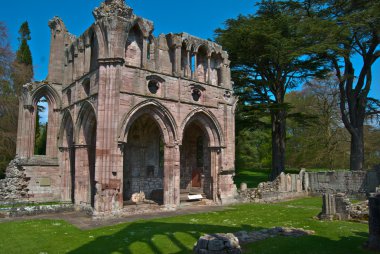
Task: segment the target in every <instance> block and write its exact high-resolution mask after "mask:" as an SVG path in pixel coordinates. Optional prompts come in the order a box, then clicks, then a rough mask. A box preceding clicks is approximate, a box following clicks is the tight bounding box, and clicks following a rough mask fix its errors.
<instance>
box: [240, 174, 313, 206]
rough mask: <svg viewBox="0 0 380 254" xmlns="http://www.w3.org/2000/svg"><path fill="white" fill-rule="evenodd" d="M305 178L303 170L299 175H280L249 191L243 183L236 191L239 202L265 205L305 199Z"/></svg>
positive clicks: (306, 194) (306, 193)
mask: <svg viewBox="0 0 380 254" xmlns="http://www.w3.org/2000/svg"><path fill="white" fill-rule="evenodd" d="M305 176H306V172H305V171H304V170H301V171H300V173H299V174H284V173H281V174H280V175H279V176H278V177H277V178H276V179H275V180H274V181H273V182H263V183H260V184H259V185H258V187H257V188H250V189H249V188H247V187H246V184H244V183H243V184H242V185H241V187H240V190H239V191H238V193H239V199H240V202H243V203H249V202H254V203H265V202H276V201H281V200H288V199H295V198H301V197H306V196H308V195H309V194H308V192H307V185H306V184H305V180H306V178H305Z"/></svg>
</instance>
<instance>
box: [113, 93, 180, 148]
mask: <svg viewBox="0 0 380 254" xmlns="http://www.w3.org/2000/svg"><path fill="white" fill-rule="evenodd" d="M144 114H148V115H150V116H151V117H153V119H154V120H155V122H156V123H157V124H158V126H159V129H160V132H161V135H162V137H163V140H164V142H165V144H167V145H169V144H174V143H175V142H176V141H177V140H178V135H177V125H176V123H175V120H174V118H173V116H172V115H171V113H170V111H169V110H168V109H166V108H165V107H164V106H163V105H162V104H160V103H159V102H157V101H155V100H147V101H144V102H142V103H139V104H138V105H136V106H135V107H134V108H133V109H132V110H131V111H130V112H129V113H127V114H126V115H125V117H124V120H123V122H122V124H121V128H120V129H119V141H121V142H127V139H128V132H129V130H130V128H131V126H132V124H133V123H134V122H135V120H136V119H138V118H139V117H140V116H142V115H144Z"/></svg>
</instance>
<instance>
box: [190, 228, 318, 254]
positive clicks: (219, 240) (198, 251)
mask: <svg viewBox="0 0 380 254" xmlns="http://www.w3.org/2000/svg"><path fill="white" fill-rule="evenodd" d="M314 233H315V232H314V231H313V230H305V229H302V228H288V227H274V228H270V229H263V230H259V231H252V232H247V231H239V232H236V233H234V234H231V233H229V234H212V235H204V236H201V237H200V238H199V240H198V242H197V243H196V244H195V245H194V248H193V253H195V254H224V253H233V254H240V253H242V250H241V247H240V243H251V242H257V241H262V240H265V239H267V238H271V237H275V236H285V237H301V236H305V235H313V234H314Z"/></svg>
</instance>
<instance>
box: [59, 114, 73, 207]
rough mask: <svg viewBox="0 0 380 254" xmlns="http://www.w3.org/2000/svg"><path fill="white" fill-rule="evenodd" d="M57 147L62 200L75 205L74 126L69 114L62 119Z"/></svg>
mask: <svg viewBox="0 0 380 254" xmlns="http://www.w3.org/2000/svg"><path fill="white" fill-rule="evenodd" d="M59 139H60V140H61V141H60V142H61V143H60V145H59V150H60V152H61V153H60V158H61V167H62V173H63V175H62V200H64V201H70V202H72V203H73V204H75V149H74V124H73V121H72V118H71V116H70V113H66V115H65V116H64V117H63V121H62V127H61V133H60V137H59Z"/></svg>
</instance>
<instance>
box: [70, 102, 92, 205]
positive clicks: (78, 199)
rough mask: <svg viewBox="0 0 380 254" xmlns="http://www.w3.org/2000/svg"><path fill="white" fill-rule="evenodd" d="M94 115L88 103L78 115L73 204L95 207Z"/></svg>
mask: <svg viewBox="0 0 380 254" xmlns="http://www.w3.org/2000/svg"><path fill="white" fill-rule="evenodd" d="M96 126H97V121H96V115H95V111H94V109H93V107H92V105H91V104H90V103H85V104H84V105H83V107H82V109H81V111H80V113H79V117H78V122H77V129H78V130H79V131H78V134H77V138H76V144H75V169H76V171H75V187H76V188H75V203H76V204H78V205H84V206H91V207H94V205H95V194H96V187H95V186H96V182H95V159H96Z"/></svg>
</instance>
